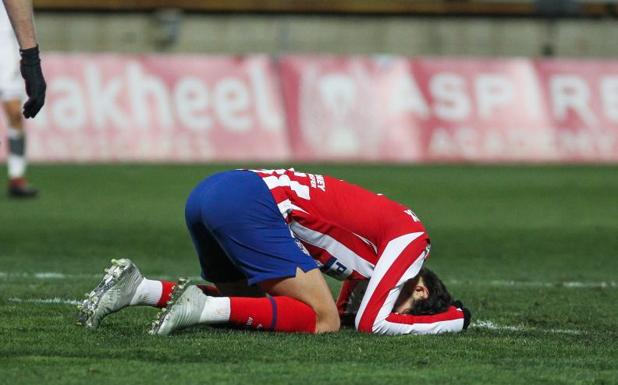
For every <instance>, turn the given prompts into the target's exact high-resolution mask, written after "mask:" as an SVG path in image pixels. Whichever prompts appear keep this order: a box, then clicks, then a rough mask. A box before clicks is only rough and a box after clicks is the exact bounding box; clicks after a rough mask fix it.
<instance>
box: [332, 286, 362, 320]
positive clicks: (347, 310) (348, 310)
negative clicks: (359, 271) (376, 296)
mask: <svg viewBox="0 0 618 385" xmlns="http://www.w3.org/2000/svg"><path fill="white" fill-rule="evenodd" d="M368 282H369V281H358V280H349V279H346V280H345V281H343V285H341V289H340V290H339V296H338V297H337V303H336V305H337V311H338V312H339V319H340V320H341V325H342V326H351V327H354V319H355V318H356V314H357V313H358V308H359V307H360V303H361V301H362V299H363V296H364V295H365V290H367V283H368Z"/></svg>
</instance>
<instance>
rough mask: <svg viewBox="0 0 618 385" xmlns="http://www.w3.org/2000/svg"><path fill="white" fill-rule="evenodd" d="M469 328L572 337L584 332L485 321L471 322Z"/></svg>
mask: <svg viewBox="0 0 618 385" xmlns="http://www.w3.org/2000/svg"><path fill="white" fill-rule="evenodd" d="M470 326H472V327H473V328H479V329H489V330H508V331H518V332H543V333H552V334H573V335H579V334H584V332H583V331H581V330H574V329H541V328H535V327H526V326H512V325H498V324H496V323H494V322H492V321H487V320H479V321H475V322H472V324H471V325H470Z"/></svg>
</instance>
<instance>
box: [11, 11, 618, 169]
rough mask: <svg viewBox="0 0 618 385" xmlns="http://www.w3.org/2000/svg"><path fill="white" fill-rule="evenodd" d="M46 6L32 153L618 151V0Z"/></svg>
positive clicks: (126, 156)
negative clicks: (42, 91) (42, 96)
mask: <svg viewBox="0 0 618 385" xmlns="http://www.w3.org/2000/svg"><path fill="white" fill-rule="evenodd" d="M35 7H36V23H37V27H38V33H39V40H40V45H41V47H42V49H43V51H44V53H45V58H44V70H45V74H46V77H47V79H48V83H49V88H48V98H47V104H46V107H45V109H44V110H43V112H42V113H41V115H40V116H39V117H37V119H35V120H34V121H33V122H29V124H30V125H31V126H35V129H33V130H30V131H31V132H30V135H31V136H30V139H29V143H30V144H29V149H28V151H29V154H30V158H31V160H33V161H34V162H37V161H42V162H46V161H53V162H65V161H66V162H110V161H111V162H113V161H122V162H133V161H138V162H142V161H145V162H150V161H163V162H167V161H172V162H211V161H241V162H246V161H274V162H282V161H290V160H291V161H296V160H299V161H322V160H326V161H339V160H341V161H367V162H404V163H407V162H462V161H466V162H468V161H469V162H488V163H494V162H615V161H618V62H616V61H615V60H614V58H615V57H616V55H617V54H618V39H616V38H617V37H618V24H617V23H616V18H617V16H618V2H616V1H609V0H605V1H594V0H589V1H584V0H563V1H552V0H536V1H533V0H511V1H508V0H493V1H492V0H459V1H458V0H449V1H447V0H444V1H438V0H435V1H415V0H335V1H318V0H313V1H312V0H304V1H300V0H298V1H295V0H269V1H251V0H229V1H211V0H202V1H199V0H195V1H161V0H134V1H115V0H114V1H112V0H107V1H106V0H82V1H72V0H37V1H35ZM2 151H4V150H2ZM0 155H1V154H0Z"/></svg>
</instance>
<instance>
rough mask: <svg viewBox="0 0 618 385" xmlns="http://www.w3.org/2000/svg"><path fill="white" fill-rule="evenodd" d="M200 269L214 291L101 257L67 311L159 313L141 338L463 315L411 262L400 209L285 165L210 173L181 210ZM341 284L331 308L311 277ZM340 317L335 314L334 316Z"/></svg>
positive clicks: (432, 323) (406, 215)
mask: <svg viewBox="0 0 618 385" xmlns="http://www.w3.org/2000/svg"><path fill="white" fill-rule="evenodd" d="M185 217H186V222H187V226H188V228H189V231H190V233H191V237H192V239H193V242H194V245H195V248H196V250H197V254H198V257H199V260H200V264H201V267H202V277H203V278H204V279H205V280H208V281H211V282H213V283H214V284H215V286H206V285H188V284H187V283H186V282H184V281H180V282H179V283H178V284H176V283H174V282H169V281H158V280H150V279H146V278H144V277H143V276H142V274H141V273H140V271H139V270H138V268H137V266H136V265H135V264H134V263H132V262H131V261H130V260H127V259H123V260H119V261H113V264H112V266H111V268H110V269H108V273H107V274H106V275H105V277H104V279H103V281H101V283H100V284H99V285H98V286H97V287H96V288H95V289H94V290H93V291H92V292H91V293H90V294H88V296H87V298H86V299H85V300H84V302H83V303H82V304H81V305H80V306H79V309H80V313H79V320H80V322H81V323H82V324H84V325H85V326H87V327H89V328H96V327H98V325H99V324H100V322H101V320H102V319H103V318H104V317H105V316H107V315H108V314H111V313H113V312H116V311H118V310H120V309H122V308H124V307H127V306H130V305H152V306H158V307H162V308H164V309H163V310H162V311H161V312H160V313H159V315H158V317H157V320H156V321H155V322H154V323H153V327H152V330H151V333H152V334H159V335H167V334H169V333H170V332H172V331H174V330H176V329H180V328H184V327H188V326H192V325H197V324H221V323H224V324H230V325H238V326H244V327H249V328H253V329H264V330H273V331H282V332H305V333H323V332H334V331H337V330H339V328H340V325H341V319H343V320H349V319H350V317H354V324H355V327H356V329H357V330H359V331H361V332H368V333H377V334H389V335H397V334H436V333H441V332H458V331H461V330H463V329H465V328H466V327H467V326H468V324H469V322H470V313H469V311H468V310H467V309H464V308H463V305H461V303H460V302H454V301H453V300H452V298H451V296H450V294H449V293H448V291H447V290H446V288H445V287H444V285H443V284H442V282H441V281H440V280H439V279H438V278H437V276H436V275H435V274H433V273H432V272H431V271H429V270H427V269H425V268H423V263H424V261H425V260H426V259H427V258H428V256H429V250H430V242H429V237H428V236H427V233H426V231H425V228H424V227H423V225H422V224H421V222H420V220H419V219H418V217H417V216H416V215H415V214H414V213H413V212H412V211H411V210H410V209H408V208H407V207H404V206H403V205H401V204H399V203H397V202H394V201H392V200H390V199H388V198H386V197H384V196H383V195H381V194H375V193H372V192H370V191H367V190H365V189H362V188H360V187H358V186H355V185H352V184H350V183H347V182H344V181H342V180H339V179H336V178H332V177H328V176H322V175H317V174H308V173H301V172H296V171H294V170H293V169H289V170H233V171H226V172H222V173H218V174H215V175H212V176H210V177H208V178H206V179H205V180H203V181H202V182H201V183H199V184H198V186H197V187H196V188H195V189H194V190H193V192H192V193H191V194H190V196H189V198H188V200H187V204H186V210H185ZM321 272H324V273H326V274H328V275H330V276H332V277H335V278H337V279H340V280H345V282H344V285H343V287H342V290H341V294H340V296H339V300H338V301H337V304H335V301H334V299H333V297H332V294H331V292H330V290H329V288H328V286H327V284H326V281H325V280H324V277H323V276H322V274H321ZM340 317H341V319H340Z"/></svg>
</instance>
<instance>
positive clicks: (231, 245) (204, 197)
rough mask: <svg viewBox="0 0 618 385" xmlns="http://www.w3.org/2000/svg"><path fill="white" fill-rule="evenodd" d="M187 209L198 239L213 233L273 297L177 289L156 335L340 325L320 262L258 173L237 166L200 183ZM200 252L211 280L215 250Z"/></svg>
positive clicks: (323, 328) (156, 326) (244, 271)
mask: <svg viewBox="0 0 618 385" xmlns="http://www.w3.org/2000/svg"><path fill="white" fill-rule="evenodd" d="M186 212H187V223H188V225H189V228H190V231H191V233H192V238H193V240H194V243H196V244H198V243H199V239H200V238H202V237H203V238H205V239H207V238H209V237H210V238H213V239H215V240H216V241H217V243H218V244H219V245H220V247H221V249H222V250H224V253H225V255H226V256H227V258H226V259H227V260H229V261H233V266H234V267H235V270H237V271H240V272H242V274H243V275H244V276H245V277H246V278H247V283H248V284H249V285H254V284H258V285H259V286H260V287H261V288H262V289H264V290H265V291H267V292H269V294H271V297H265V298H246V297H221V298H218V299H212V298H210V297H208V298H206V296H204V295H203V293H201V292H200V291H199V290H198V289H197V288H187V289H182V288H179V289H178V290H177V293H175V294H177V295H176V296H175V298H174V299H173V302H174V303H173V304H172V307H171V308H170V310H169V312H164V313H161V314H160V316H159V319H158V320H157V321H156V322H155V324H154V326H153V330H152V332H153V333H154V334H168V333H169V332H171V331H172V330H175V329H177V328H180V327H184V326H189V325H192V324H195V323H231V324H234V325H242V326H248V327H252V328H255V329H265V330H274V331H288V332H310V333H313V332H325V331H335V330H337V329H338V327H339V321H338V314H337V310H336V307H335V305H334V300H333V298H332V294H331V293H330V291H329V289H328V286H327V285H326V283H325V281H324V279H323V277H322V276H321V274H320V272H319V271H318V270H317V266H316V264H315V262H314V261H313V260H312V259H311V258H310V257H309V256H307V255H305V254H304V253H303V252H302V251H301V250H300V249H299V247H298V245H297V244H296V242H295V241H294V239H293V238H292V237H291V234H290V230H289V228H288V227H287V225H286V224H285V222H284V221H283V218H282V216H281V214H280V213H279V212H278V209H277V206H276V205H275V204H274V201H273V198H272V196H271V195H270V192H269V190H268V189H267V187H266V186H265V184H264V183H263V182H262V181H261V179H259V178H258V177H257V176H255V174H253V173H247V172H245V173H244V174H243V173H242V172H231V173H227V174H225V175H223V176H216V177H215V178H212V179H209V180H207V181H205V182H202V184H201V185H200V186H198V188H196V190H194V192H193V193H192V195H191V197H190V198H189V201H188V203H187V211H186ZM189 218H193V219H194V220H190V219H189ZM192 225H195V229H198V231H194V230H192ZM212 229H215V230H214V231H213V230H212ZM196 234H197V236H196ZM200 234H201V235H200ZM196 239H197V240H198V242H196ZM198 255H200V263H201V264H202V268H203V270H204V278H206V279H210V278H209V276H210V274H211V273H212V270H210V271H209V269H210V268H211V267H212V266H208V264H209V261H210V260H211V256H212V254H211V253H204V255H203V256H202V254H201V253H200V250H199V248H198ZM215 281H216V280H215Z"/></svg>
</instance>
